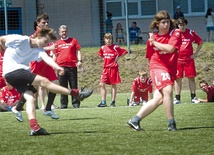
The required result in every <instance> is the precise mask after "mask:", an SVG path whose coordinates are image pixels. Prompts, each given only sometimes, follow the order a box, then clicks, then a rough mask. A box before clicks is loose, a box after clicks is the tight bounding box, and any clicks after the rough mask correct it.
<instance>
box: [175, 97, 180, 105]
mask: <svg viewBox="0 0 214 155" xmlns="http://www.w3.org/2000/svg"><path fill="white" fill-rule="evenodd" d="M173 103H174V104H181V101H180V100H177V99H176V98H174V101H173Z"/></svg>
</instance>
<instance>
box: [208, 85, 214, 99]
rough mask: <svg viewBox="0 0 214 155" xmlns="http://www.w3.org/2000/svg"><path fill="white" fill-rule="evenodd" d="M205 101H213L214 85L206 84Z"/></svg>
mask: <svg viewBox="0 0 214 155" xmlns="http://www.w3.org/2000/svg"><path fill="white" fill-rule="evenodd" d="M206 93H207V101H208V102H214V86H208V92H206Z"/></svg>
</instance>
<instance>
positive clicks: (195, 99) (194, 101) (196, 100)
mask: <svg viewBox="0 0 214 155" xmlns="http://www.w3.org/2000/svg"><path fill="white" fill-rule="evenodd" d="M191 103H200V101H199V100H198V98H197V97H194V98H193V99H192V100H191Z"/></svg>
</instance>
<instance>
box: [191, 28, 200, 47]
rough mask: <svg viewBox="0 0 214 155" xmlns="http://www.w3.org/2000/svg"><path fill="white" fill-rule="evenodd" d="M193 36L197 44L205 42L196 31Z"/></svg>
mask: <svg viewBox="0 0 214 155" xmlns="http://www.w3.org/2000/svg"><path fill="white" fill-rule="evenodd" d="M192 34H193V36H194V39H195V43H196V44H198V45H200V44H201V43H202V42H203V40H202V39H201V37H200V36H199V35H198V34H197V33H196V32H195V31H192Z"/></svg>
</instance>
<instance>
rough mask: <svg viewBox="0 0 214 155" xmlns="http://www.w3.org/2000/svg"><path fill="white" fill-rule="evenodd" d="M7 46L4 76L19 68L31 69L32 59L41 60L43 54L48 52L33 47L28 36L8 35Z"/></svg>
mask: <svg viewBox="0 0 214 155" xmlns="http://www.w3.org/2000/svg"><path fill="white" fill-rule="evenodd" d="M5 46H6V47H7V48H6V50H5V54H4V60H3V76H4V75H5V74H7V73H10V72H12V71H15V70H17V69H25V70H29V66H28V65H29V63H30V62H31V61H34V60H37V61H41V60H42V55H44V54H46V52H45V50H44V49H42V48H31V47H30V37H28V36H22V35H16V34H14V35H7V36H6V42H5Z"/></svg>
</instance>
